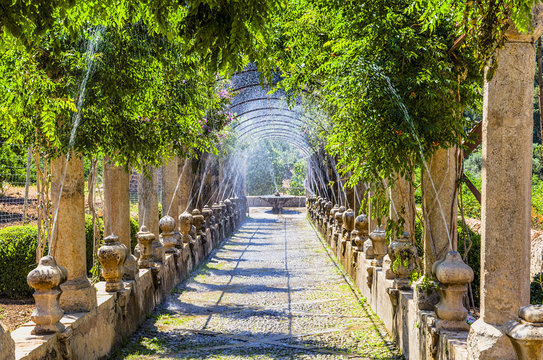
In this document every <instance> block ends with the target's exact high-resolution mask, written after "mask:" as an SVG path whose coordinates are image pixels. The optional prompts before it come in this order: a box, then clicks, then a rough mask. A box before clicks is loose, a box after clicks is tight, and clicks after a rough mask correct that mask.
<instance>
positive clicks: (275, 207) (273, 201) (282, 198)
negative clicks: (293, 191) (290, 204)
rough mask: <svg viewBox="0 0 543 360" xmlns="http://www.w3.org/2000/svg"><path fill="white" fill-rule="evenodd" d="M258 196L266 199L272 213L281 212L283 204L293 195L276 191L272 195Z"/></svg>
mask: <svg viewBox="0 0 543 360" xmlns="http://www.w3.org/2000/svg"><path fill="white" fill-rule="evenodd" d="M259 198H260V199H262V200H264V201H266V202H267V203H268V204H270V205H271V206H272V213H273V214H281V213H282V212H283V206H284V205H285V204H286V202H287V201H288V200H290V199H293V198H294V196H292V195H281V194H279V193H278V192H276V193H275V194H273V195H263V196H259Z"/></svg>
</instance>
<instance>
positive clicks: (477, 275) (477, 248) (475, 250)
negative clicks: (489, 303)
mask: <svg viewBox="0 0 543 360" xmlns="http://www.w3.org/2000/svg"><path fill="white" fill-rule="evenodd" d="M467 229H468V232H469V238H470V239H471V247H470V249H469V253H468V257H467V261H466V262H467V264H468V265H469V266H470V267H471V268H472V269H473V274H474V278H473V282H472V283H471V289H472V290H473V300H474V302H475V306H476V307H479V301H480V296H481V295H480V293H481V292H480V288H481V235H479V234H476V233H474V232H473V231H471V230H470V229H469V228H467ZM464 238H465V239H464ZM465 242H466V243H467V242H468V234H465V236H463V235H462V221H458V252H459V253H460V254H461V255H462V256H464V249H465V248H466V244H465Z"/></svg>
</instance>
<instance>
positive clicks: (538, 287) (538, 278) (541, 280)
mask: <svg viewBox="0 0 543 360" xmlns="http://www.w3.org/2000/svg"><path fill="white" fill-rule="evenodd" d="M542 303H543V273H539V274H536V275H535V276H534V278H533V280H532V282H531V283H530V304H532V305H541V304H542Z"/></svg>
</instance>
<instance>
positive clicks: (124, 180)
mask: <svg viewBox="0 0 543 360" xmlns="http://www.w3.org/2000/svg"><path fill="white" fill-rule="evenodd" d="M111 234H115V235H116V236H118V237H119V240H120V241H121V243H122V244H123V245H124V246H126V247H127V248H128V249H129V250H130V249H131V244H130V175H129V174H128V172H126V170H125V169H124V168H122V167H117V166H115V165H113V164H111V163H108V159H107V158H104V236H108V235H111Z"/></svg>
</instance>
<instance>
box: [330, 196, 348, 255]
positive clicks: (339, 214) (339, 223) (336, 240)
mask: <svg viewBox="0 0 543 360" xmlns="http://www.w3.org/2000/svg"><path fill="white" fill-rule="evenodd" d="M345 210H346V209H345V206H340V207H339V209H338V211H336V214H335V215H334V218H335V224H336V226H335V228H334V233H333V234H332V250H333V251H334V253H335V254H336V256H337V257H338V258H339V255H338V253H339V249H340V245H341V230H342V228H343V213H344V212H345Z"/></svg>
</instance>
